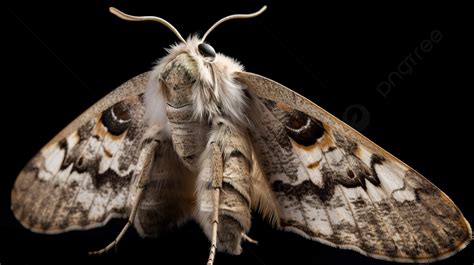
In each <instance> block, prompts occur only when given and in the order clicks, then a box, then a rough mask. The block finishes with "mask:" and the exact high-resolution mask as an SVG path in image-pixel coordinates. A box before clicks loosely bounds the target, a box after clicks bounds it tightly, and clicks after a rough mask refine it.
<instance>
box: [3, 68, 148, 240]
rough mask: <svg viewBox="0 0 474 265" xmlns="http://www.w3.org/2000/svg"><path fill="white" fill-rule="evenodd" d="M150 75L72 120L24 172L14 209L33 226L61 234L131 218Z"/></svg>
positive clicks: (13, 200)
mask: <svg viewBox="0 0 474 265" xmlns="http://www.w3.org/2000/svg"><path fill="white" fill-rule="evenodd" d="M147 79H148V74H147V73H144V74H141V75H139V76H137V77H135V78H133V79H131V80H129V81H128V82H126V83H124V84H123V85H121V86H120V87H118V88H117V89H115V90H114V91H112V92H111V93H110V94H108V95H107V96H106V97H104V98H103V99H101V100H100V101H98V102H97V103H96V104H94V105H93V106H92V107H91V108H89V109H88V110H87V111H85V112H84V113H83V114H82V115H80V116H79V117H78V118H77V119H76V120H74V121H73V122H72V123H71V124H69V125H68V126H67V127H66V128H65V129H64V130H63V131H61V132H60V133H59V134H58V135H57V136H56V137H54V138H53V139H52V140H51V141H50V142H49V143H48V144H47V145H46V146H45V147H43V148H42V149H41V150H40V152H39V153H38V154H36V155H35V156H34V157H33V159H32V160H31V161H30V162H29V163H28V164H27V166H26V167H25V168H24V169H23V170H22V171H21V172H20V174H19V176H18V177H17V180H16V182H15V184H14V187H13V190H12V194H11V208H12V211H13V213H14V214H15V216H16V218H17V219H18V220H19V221H20V222H21V223H22V224H23V225H24V226H25V227H27V228H29V229H30V230H32V231H35V232H41V233H60V232H64V231H69V230H74V229H89V228H93V227H97V226H101V225H104V224H105V223H106V222H107V221H108V220H109V219H110V218H113V217H125V216H127V214H128V211H129V207H130V202H128V200H129V192H130V183H131V182H132V177H133V176H134V172H135V170H136V168H135V163H136V160H137V158H138V155H139V152H140V146H141V145H140V143H141V140H142V136H143V134H144V132H145V131H146V129H147V126H148V125H147V124H146V123H145V122H144V120H143V116H144V111H145V108H144V104H143V93H144V91H145V87H146V84H147Z"/></svg>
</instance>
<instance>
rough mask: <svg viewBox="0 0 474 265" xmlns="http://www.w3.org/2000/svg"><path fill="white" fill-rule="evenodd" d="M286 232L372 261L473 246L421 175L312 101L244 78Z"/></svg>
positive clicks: (433, 256) (413, 258)
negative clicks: (362, 255)
mask: <svg viewBox="0 0 474 265" xmlns="http://www.w3.org/2000/svg"><path fill="white" fill-rule="evenodd" d="M238 80H240V81H241V82H242V83H243V84H244V85H246V86H247V87H248V89H249V93H250V94H254V95H255V96H254V98H253V100H254V102H255V105H254V106H253V108H252V109H253V111H254V114H255V115H252V119H253V120H252V121H253V125H254V127H253V128H252V129H251V131H252V132H251V136H252V139H253V144H254V147H255V149H256V150H257V154H258V157H257V159H259V161H260V162H261V164H262V171H263V172H264V174H265V176H266V177H267V178H268V181H269V184H270V186H271V188H272V190H273V192H274V194H275V197H276V201H277V204H278V206H279V207H278V210H279V218H280V224H281V227H282V228H283V229H284V230H287V231H291V232H295V233H297V234H300V235H302V236H304V237H307V238H310V239H313V240H317V241H319V242H322V243H324V244H328V245H331V246H336V247H340V248H348V249H352V250H355V251H358V252H360V253H362V254H364V255H368V256H371V257H375V258H379V259H385V260H391V261H400V262H432V261H435V260H440V259H443V258H446V257H449V256H451V255H453V254H454V253H456V252H458V251H460V250H461V249H463V248H464V247H465V246H466V245H467V244H468V243H469V242H470V240H471V237H472V231H471V228H470V225H469V223H468V222H467V220H466V219H465V218H464V216H463V215H462V213H461V211H460V210H459V209H458V208H457V207H456V205H455V204H454V203H453V202H452V201H451V200H450V199H449V197H448V196H446V194H444V193H443V192H442V191H441V190H440V189H438V188H437V187H436V186H435V185H433V184H432V183H431V182H429V181H428V180H427V179H425V178H424V177H423V176H422V175H421V174H419V173H418V172H416V171H415V170H413V169H412V168H410V167H409V166H407V165H406V164H404V163H403V162H401V161H400V160H398V159H397V158H395V157H394V156H393V155H391V154H390V153H388V152H387V151H385V150H383V149H382V148H380V147H379V146H377V145H376V144H374V143H372V142H371V141H370V140H368V139H367V138H365V137H364V136H362V135H361V134H360V133H358V132H357V131H356V130H354V129H353V128H351V127H349V126H348V125H346V124H344V123H343V122H342V121H340V120H339V119H337V118H336V117H334V116H332V115H331V114H329V113H328V112H326V111H325V110H323V109H322V108H320V107H319V106H317V105H316V104H314V103H312V102H310V101H309V100H308V99H306V98H304V97H302V96H301V95H298V94H297V93H295V92H293V91H291V90H290V89H288V88H286V87H284V86H282V85H280V84H278V83H276V82H274V81H272V80H269V79H267V78H264V77H262V76H258V75H255V74H251V73H239V75H238Z"/></svg>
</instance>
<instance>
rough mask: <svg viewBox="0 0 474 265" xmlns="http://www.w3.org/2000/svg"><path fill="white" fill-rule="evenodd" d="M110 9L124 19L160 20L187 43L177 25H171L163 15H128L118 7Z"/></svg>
mask: <svg viewBox="0 0 474 265" xmlns="http://www.w3.org/2000/svg"><path fill="white" fill-rule="evenodd" d="M109 11H110V13H112V14H114V15H116V16H117V17H119V18H121V19H124V20H128V21H147V20H150V21H156V22H159V23H161V24H163V25H165V26H166V27H167V28H169V29H170V30H171V31H173V33H174V34H175V35H176V36H177V37H178V39H179V40H180V41H182V42H184V43H185V44H186V41H185V40H184V38H183V37H182V36H181V34H179V31H178V30H177V29H176V28H175V27H173V25H171V23H169V22H168V21H166V20H164V19H162V18H161V17H153V16H142V17H137V16H131V15H128V14H125V13H123V12H122V11H120V10H118V9H117V8H115V7H110V8H109Z"/></svg>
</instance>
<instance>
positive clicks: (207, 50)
mask: <svg viewBox="0 0 474 265" xmlns="http://www.w3.org/2000/svg"><path fill="white" fill-rule="evenodd" d="M198 49H199V53H200V54H201V55H202V57H204V58H206V59H208V60H209V61H210V62H212V61H214V59H215V58H216V51H215V50H214V48H212V46H211V45H209V44H207V43H204V42H203V43H201V44H199V45H198Z"/></svg>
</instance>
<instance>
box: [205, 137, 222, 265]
mask: <svg viewBox="0 0 474 265" xmlns="http://www.w3.org/2000/svg"><path fill="white" fill-rule="evenodd" d="M211 150H212V158H211V161H212V162H211V166H212V169H211V174H212V176H211V177H212V182H211V183H212V202H213V207H212V208H213V215H212V234H211V249H210V251H209V259H208V261H207V264H208V265H212V264H213V263H214V258H215V256H216V249H217V226H218V224H219V195H220V192H221V189H222V174H223V163H222V152H221V150H220V148H219V146H218V145H217V144H216V143H214V142H212V143H211Z"/></svg>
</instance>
